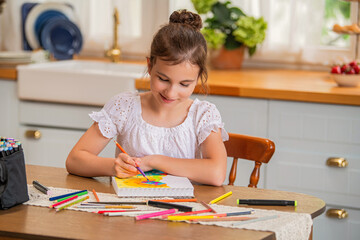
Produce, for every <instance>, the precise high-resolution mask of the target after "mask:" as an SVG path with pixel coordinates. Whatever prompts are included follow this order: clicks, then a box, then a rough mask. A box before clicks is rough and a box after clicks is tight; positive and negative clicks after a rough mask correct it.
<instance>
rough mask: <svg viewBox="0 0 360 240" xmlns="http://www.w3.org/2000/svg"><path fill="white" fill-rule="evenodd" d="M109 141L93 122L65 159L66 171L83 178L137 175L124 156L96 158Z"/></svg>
mask: <svg viewBox="0 0 360 240" xmlns="http://www.w3.org/2000/svg"><path fill="white" fill-rule="evenodd" d="M110 140H111V139H109V138H106V137H104V136H103V135H102V134H101V132H100V129H99V127H98V124H97V123H96V122H95V123H94V124H93V125H91V127H90V128H89V129H88V130H87V131H86V132H85V133H84V135H83V136H82V137H81V138H80V139H79V141H78V142H77V143H76V144H75V146H74V148H73V149H72V150H71V152H70V153H69V156H68V157H67V159H66V169H67V171H68V172H69V173H72V174H76V175H80V176H84V177H96V176H118V177H128V176H133V175H135V174H137V169H136V168H135V167H134V164H135V163H134V161H133V160H132V158H131V157H129V156H128V155H126V154H119V156H118V157H117V158H103V157H99V156H98V154H99V153H100V152H101V151H102V150H103V149H104V148H105V146H106V145H107V144H108V143H109V141H110ZM126 163H127V164H126Z"/></svg>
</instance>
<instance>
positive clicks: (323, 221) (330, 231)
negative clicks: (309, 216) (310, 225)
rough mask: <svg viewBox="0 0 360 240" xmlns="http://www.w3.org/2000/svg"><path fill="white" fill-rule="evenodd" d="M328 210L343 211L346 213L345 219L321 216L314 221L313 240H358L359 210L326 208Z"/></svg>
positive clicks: (359, 233)
mask: <svg viewBox="0 0 360 240" xmlns="http://www.w3.org/2000/svg"><path fill="white" fill-rule="evenodd" d="M329 209H344V210H345V211H346V212H347V213H348V217H347V218H345V219H337V218H330V217H328V216H326V214H323V215H321V216H319V217H317V218H315V220H314V233H313V234H314V235H313V236H314V239H326V240H338V239H344V240H345V239H346V240H347V239H348V240H358V239H360V210H354V209H350V208H342V207H336V206H327V208H326V211H328V210H329Z"/></svg>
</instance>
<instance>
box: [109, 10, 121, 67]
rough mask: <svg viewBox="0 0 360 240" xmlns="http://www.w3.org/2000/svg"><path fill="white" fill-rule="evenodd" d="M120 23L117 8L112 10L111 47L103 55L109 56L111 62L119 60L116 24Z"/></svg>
mask: <svg viewBox="0 0 360 240" xmlns="http://www.w3.org/2000/svg"><path fill="white" fill-rule="evenodd" d="M119 24H120V20H119V11H118V10H117V8H115V10H114V42H113V46H112V48H110V49H109V50H107V51H106V52H105V56H106V57H108V58H110V59H111V61H112V62H119V61H120V56H121V50H120V46H119V44H118V25H119Z"/></svg>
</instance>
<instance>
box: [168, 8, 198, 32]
mask: <svg viewBox="0 0 360 240" xmlns="http://www.w3.org/2000/svg"><path fill="white" fill-rule="evenodd" d="M169 22H170V23H182V24H186V25H189V26H191V27H192V28H194V29H195V30H198V31H199V30H200V29H201V28H202V20H201V17H200V16H199V14H196V13H192V12H190V11H187V10H185V9H183V10H179V11H175V12H173V13H172V14H171V15H170V21H169Z"/></svg>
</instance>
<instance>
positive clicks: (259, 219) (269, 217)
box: [232, 215, 278, 226]
mask: <svg viewBox="0 0 360 240" xmlns="http://www.w3.org/2000/svg"><path fill="white" fill-rule="evenodd" d="M277 217H278V216H277V215H271V216H266V217H259V218H256V219H250V220H248V221H243V222H238V223H233V224H232V225H233V226H240V225H244V224H248V223H253V222H259V221H266V220H270V219H275V218H277Z"/></svg>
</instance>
